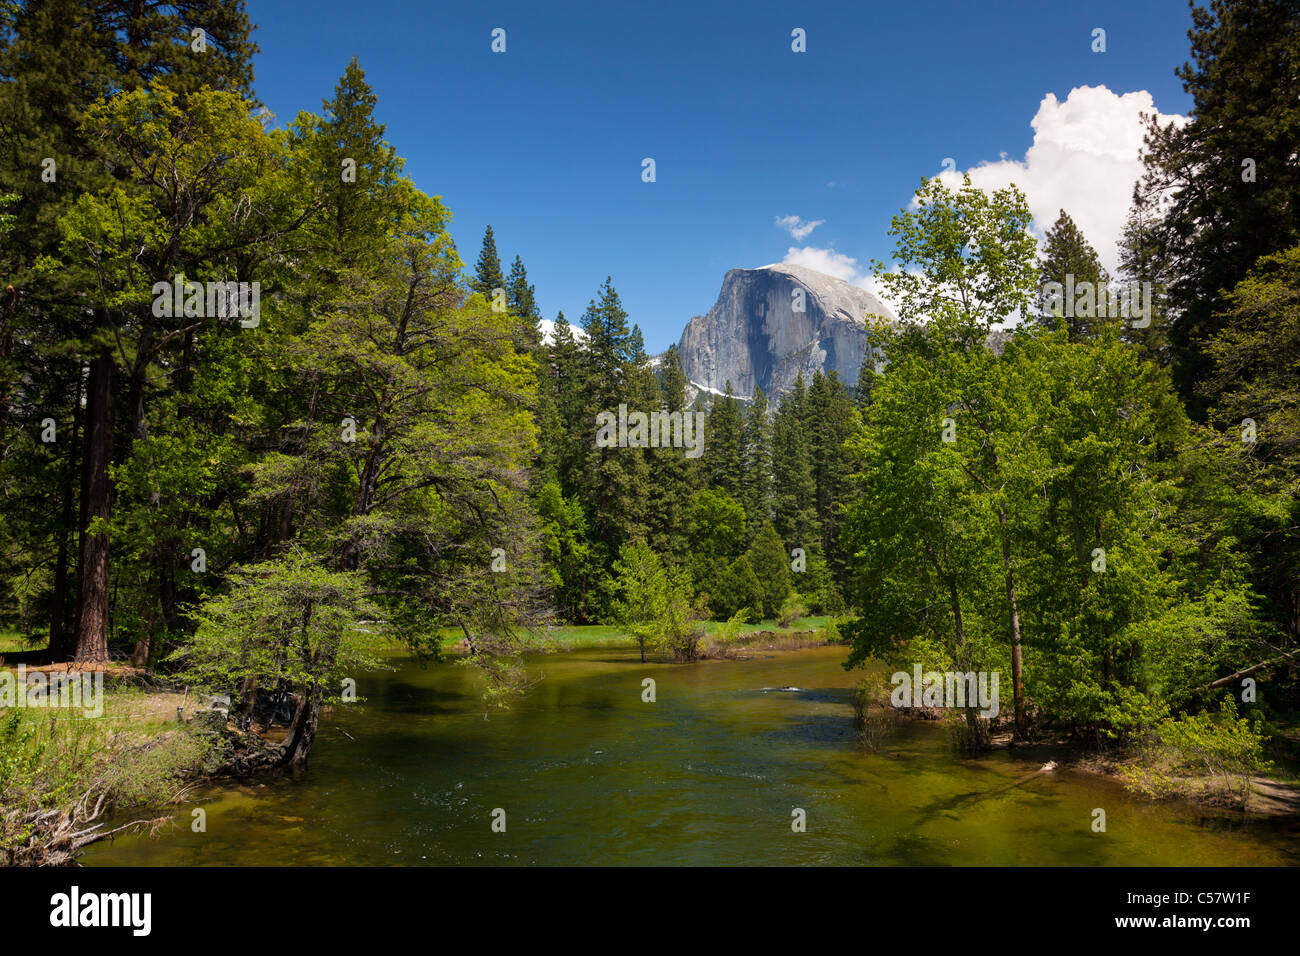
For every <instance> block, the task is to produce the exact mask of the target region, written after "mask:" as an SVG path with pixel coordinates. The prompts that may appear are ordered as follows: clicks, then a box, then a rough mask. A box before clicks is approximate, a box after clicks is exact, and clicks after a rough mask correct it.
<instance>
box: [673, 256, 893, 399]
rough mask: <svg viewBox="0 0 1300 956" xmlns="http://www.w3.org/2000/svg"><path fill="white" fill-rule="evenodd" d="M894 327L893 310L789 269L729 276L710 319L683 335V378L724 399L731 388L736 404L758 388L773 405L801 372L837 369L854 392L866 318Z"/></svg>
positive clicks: (699, 319) (831, 280)
mask: <svg viewBox="0 0 1300 956" xmlns="http://www.w3.org/2000/svg"><path fill="white" fill-rule="evenodd" d="M868 315H872V316H878V317H880V318H883V319H886V320H888V321H890V322H893V321H894V316H893V314H892V313H890V311H889V309H887V308H886V307H885V305H884V304H883V303H882V302H881V301H880V300H879V299H877V298H876V297H875V296H874V295H872V294H871V293H870V292H868V291H867V290H866V289H863V288H860V287H859V286H855V285H853V284H851V283H849V282H845V281H844V280H843V279H837V278H836V277H835V276H830V275H827V274H826V273H824V272H818V271H817V270H815V269H809V268H807V267H806V266H797V265H791V264H790V263H787V262H779V263H772V264H770V265H766V266H760V267H759V268H757V269H731V270H729V271H728V272H727V274H726V275H725V276H724V277H723V279H722V288H721V290H720V291H719V293H718V299H717V301H716V302H715V303H714V304H713V308H711V309H710V310H709V312H708V314H707V315H704V316H698V315H697V316H695V317H694V318H692V319H691V320H690V322H688V323H687V325H686V329H685V331H683V332H682V338H681V342H680V343H679V346H678V348H679V350H680V351H681V356H682V367H683V370H684V371H685V372H686V377H687V379H688V380H690V381H691V382H692V384H694V385H695V386H697V387H698V388H700V389H701V390H704V391H709V392H715V393H720V392H721V391H722V390H723V389H724V388H725V387H726V383H727V382H728V381H730V382H731V385H732V389H733V391H734V393H735V394H736V396H737V397H740V398H748V397H749V396H750V395H752V394H753V391H754V388H755V387H756V386H757V387H761V388H762V389H763V392H764V394H766V395H767V396H768V397H769V398H776V397H779V396H780V395H782V394H784V393H785V392H787V391H789V390H790V389H791V388H792V387H793V386H794V382H795V380H796V379H797V378H798V376H799V374H800V373H801V372H802V373H803V375H804V378H805V379H811V378H812V376H813V373H814V372H818V371H821V372H830V371H832V370H834V371H835V372H836V373H837V374H838V375H839V377H840V380H841V381H843V382H845V383H846V384H848V385H852V384H854V383H856V382H857V380H858V371H859V369H860V368H861V367H862V359H863V356H864V355H865V354H866V337H867V336H866V319H867V316H868Z"/></svg>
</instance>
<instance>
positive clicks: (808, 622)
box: [442, 616, 830, 651]
mask: <svg viewBox="0 0 1300 956" xmlns="http://www.w3.org/2000/svg"><path fill="white" fill-rule="evenodd" d="M828 620H830V618H828V617H824V616H812V617H801V618H799V619H798V620H796V621H794V622H792V623H791V624H790V626H789V627H785V628H783V627H781V626H780V625H778V624H777V623H776V621H775V619H769V620H766V621H752V622H750V623H748V624H746V625H744V626H743V627H742V628H741V629H740V634H741V637H745V636H746V635H751V634H757V633H759V632H761V631H772V632H774V633H776V634H777V635H789V634H792V633H794V632H797V631H814V630H819V629H821V628H823V627H825V626H826V622H827V621H828ZM703 627H704V631H705V633H706V634H708V635H712V634H714V633H715V632H716V631H717V630H718V629H719V628H721V627H722V623H721V622H718V621H706V622H704V623H703ZM461 637H462V635H461V633H460V632H459V631H452V630H448V631H447V632H446V633H445V634H444V635H443V638H442V648H443V650H444V651H452V650H454V649H455V647H456V645H457V644H458V643H459V642H460V640H461ZM541 640H542V641H544V642H546V643H549V644H550V645H551V646H552V647H555V648H556V649H558V650H565V651H576V650H585V649H587V648H602V647H635V646H636V641H634V640H633V639H632V638H631V637H629V636H628V635H627V634H625V633H624V632H623V630H622V629H621V628H620V627H618V625H616V624H579V625H567V624H566V625H564V626H562V627H556V628H552V629H551V630H550V631H548V632H544V633H543V634H542V635H541Z"/></svg>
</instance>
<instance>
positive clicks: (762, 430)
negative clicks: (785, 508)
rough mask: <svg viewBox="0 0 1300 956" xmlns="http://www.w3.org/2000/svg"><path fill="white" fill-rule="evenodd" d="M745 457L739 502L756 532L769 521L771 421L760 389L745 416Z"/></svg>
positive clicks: (770, 508) (757, 389) (770, 504)
mask: <svg viewBox="0 0 1300 956" xmlns="http://www.w3.org/2000/svg"><path fill="white" fill-rule="evenodd" d="M744 454H745V464H744V487H743V497H742V500H743V502H744V505H745V514H746V515H747V516H748V518H749V522H750V526H751V527H754V528H757V527H759V526H760V525H761V524H762V523H763V522H764V521H767V520H769V519H770V518H771V517H772V419H771V417H770V416H769V415H768V413H767V396H766V395H764V394H763V389H762V388H761V387H759V386H755V387H754V397H753V398H752V399H751V400H750V403H749V408H748V409H746V412H745V441H744Z"/></svg>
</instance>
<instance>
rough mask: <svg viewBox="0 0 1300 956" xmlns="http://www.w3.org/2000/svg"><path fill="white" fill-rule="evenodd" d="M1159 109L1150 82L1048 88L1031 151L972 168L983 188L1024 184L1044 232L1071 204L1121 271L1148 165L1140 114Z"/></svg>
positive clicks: (952, 180) (1107, 261)
mask: <svg viewBox="0 0 1300 956" xmlns="http://www.w3.org/2000/svg"><path fill="white" fill-rule="evenodd" d="M1155 111H1156V110H1155V102H1154V100H1153V99H1152V97H1151V94H1150V93H1148V92H1147V91H1146V90H1139V91H1137V92H1132V93H1124V94H1122V95H1121V94H1116V93H1112V92H1111V91H1110V90H1109V89H1107V88H1106V87H1105V86H1080V87H1075V88H1074V89H1072V90H1071V91H1070V94H1069V96H1067V97H1066V98H1065V101H1064V102H1061V101H1060V100H1058V99H1057V98H1056V94H1054V93H1048V94H1047V95H1046V96H1045V97H1043V100H1042V102H1041V103H1039V105H1038V112H1037V113H1036V114H1035V115H1034V118H1033V120H1032V121H1031V122H1030V126H1032V127H1033V130H1034V142H1033V145H1031V146H1030V147H1029V149H1028V150H1027V151H1026V153H1025V157H1024V159H1007V158H1006V155H1005V154H1003V156H1002V158H1000V159H998V160H997V161H995V162H984V163H980V164H979V165H977V166H973V167H971V168H970V169H969V170H967V172H968V173H969V174H970V178H971V183H972V184H973V185H975V186H978V187H979V188H981V189H985V190H990V191H991V190H994V189H1000V188H1002V187H1004V186H1007V185H1009V184H1010V183H1013V182H1014V183H1015V184H1016V185H1017V186H1019V187H1020V189H1021V190H1022V191H1023V192H1024V193H1025V196H1026V197H1027V198H1028V200H1029V211H1030V212H1031V213H1032V214H1033V217H1034V228H1035V232H1036V233H1037V235H1038V236H1039V237H1040V238H1041V237H1042V234H1043V233H1044V232H1045V231H1046V230H1047V229H1049V228H1050V227H1051V225H1052V223H1054V222H1056V217H1057V216H1058V215H1059V214H1060V211H1061V210H1062V209H1064V210H1065V211H1066V212H1068V213H1069V214H1070V217H1071V218H1072V219H1074V221H1075V223H1076V224H1077V225H1078V226H1079V228H1080V229H1081V230H1082V231H1083V234H1084V236H1085V237H1086V238H1087V240H1088V241H1089V242H1090V243H1092V246H1093V248H1095V249H1096V250H1097V254H1098V256H1100V257H1101V261H1102V265H1104V266H1105V267H1106V269H1107V270H1109V271H1110V272H1111V273H1112V274H1114V273H1115V271H1116V267H1117V265H1118V260H1119V250H1118V243H1119V240H1120V237H1121V235H1122V233H1123V230H1124V222H1125V220H1126V219H1127V217H1128V208H1129V200H1130V199H1131V198H1132V195H1133V184H1134V183H1135V182H1137V180H1138V179H1139V178H1140V177H1141V176H1142V173H1143V167H1142V162H1141V159H1140V158H1139V154H1140V152H1141V149H1142V136H1143V132H1144V127H1143V124H1142V121H1141V115H1142V114H1143V113H1152V112H1155ZM1159 120H1160V122H1161V123H1168V122H1170V121H1171V120H1172V121H1174V122H1176V123H1179V124H1181V123H1184V122H1186V117H1183V116H1180V115H1178V114H1166V113H1161V114H1159ZM961 175H962V174H961V173H959V172H950V171H945V172H942V173H940V174H939V178H940V180H941V181H942V182H943V183H944V184H945V185H946V186H949V187H950V188H951V187H955V186H958V185H960V184H961Z"/></svg>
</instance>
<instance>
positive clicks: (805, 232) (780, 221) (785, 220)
mask: <svg viewBox="0 0 1300 956" xmlns="http://www.w3.org/2000/svg"><path fill="white" fill-rule="evenodd" d="M825 222H826V220H825V219H814V220H813V221H812V222H808V221H806V220H804V219H801V218H799V217H798V216H777V217H776V224H777V225H778V226H780V227H781V228H782V229H785V230H786V231H788V232H789V233H790V235H792V236H794V237H795V238H796V239H804V238H807V237H808V236H810V235H812V231H813V230H814V229H816V228H817V227H818V226H820V225H822V224H823V223H825Z"/></svg>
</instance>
